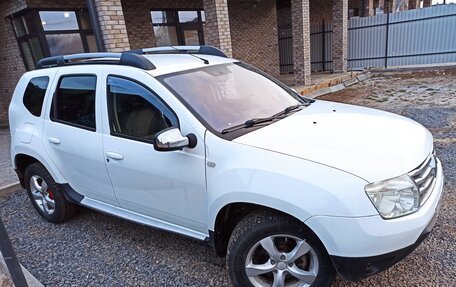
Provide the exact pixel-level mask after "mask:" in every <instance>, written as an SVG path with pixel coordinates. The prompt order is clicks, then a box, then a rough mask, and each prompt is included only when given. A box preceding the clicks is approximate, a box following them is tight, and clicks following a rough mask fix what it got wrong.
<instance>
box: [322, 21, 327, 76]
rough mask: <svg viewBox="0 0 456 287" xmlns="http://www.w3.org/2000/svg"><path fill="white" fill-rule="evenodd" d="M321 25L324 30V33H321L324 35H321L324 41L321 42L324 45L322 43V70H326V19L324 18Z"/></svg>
mask: <svg viewBox="0 0 456 287" xmlns="http://www.w3.org/2000/svg"><path fill="white" fill-rule="evenodd" d="M321 27H322V30H321V32H322V34H321V35H322V36H321V37H322V43H321V44H322V45H321V47H322V52H323V53H322V54H321V55H322V61H321V62H322V65H323V68H322V70H323V71H326V27H325V19H323V22H322V26H321Z"/></svg>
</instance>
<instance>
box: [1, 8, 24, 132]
mask: <svg viewBox="0 0 456 287" xmlns="http://www.w3.org/2000/svg"><path fill="white" fill-rule="evenodd" d="M25 7H26V3H25V1H2V2H0V11H1V15H0V16H1V17H0V43H2V44H1V45H0V62H1V64H2V68H1V70H0V126H3V125H6V124H7V119H8V106H9V102H10V100H11V96H12V94H13V92H14V88H15V87H16V83H17V81H18V80H19V78H20V77H21V76H22V74H23V73H25V66H24V61H23V60H22V57H21V54H20V52H19V47H18V45H17V41H16V36H15V35H14V31H13V26H12V25H11V20H10V19H9V18H7V16H8V15H11V14H12V13H15V12H17V11H20V10H22V9H24V8H25Z"/></svg>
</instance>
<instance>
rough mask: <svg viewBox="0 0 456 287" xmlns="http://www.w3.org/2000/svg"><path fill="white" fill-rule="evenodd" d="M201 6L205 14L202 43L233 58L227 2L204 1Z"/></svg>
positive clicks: (221, 0)
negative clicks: (216, 48) (218, 49)
mask: <svg viewBox="0 0 456 287" xmlns="http://www.w3.org/2000/svg"><path fill="white" fill-rule="evenodd" d="M203 4H204V12H205V14H206V25H205V28H204V41H205V42H206V43H207V44H208V45H211V46H215V47H218V48H220V49H221V50H222V51H223V52H225V54H227V55H228V56H233V48H232V45H231V44H232V42H231V29H230V27H232V26H231V24H230V19H229V18H230V17H229V15H228V14H229V12H228V0H204V1H203Z"/></svg>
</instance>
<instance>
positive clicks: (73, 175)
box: [43, 66, 118, 206]
mask: <svg viewBox="0 0 456 287" xmlns="http://www.w3.org/2000/svg"><path fill="white" fill-rule="evenodd" d="M88 67H89V66H88ZM87 70H90V72H89V73H81V68H80V66H79V67H77V66H75V67H65V68H61V69H60V70H59V72H58V73H57V75H56V78H55V80H54V83H53V91H54V93H53V97H52V99H50V100H49V103H48V104H47V110H46V117H45V122H44V133H43V143H44V147H45V150H46V152H47V153H48V154H49V157H50V158H51V160H52V161H53V162H54V164H55V165H56V166H57V168H58V169H59V171H60V172H61V174H62V175H63V176H64V178H65V179H66V181H67V183H69V184H70V186H71V187H72V188H73V189H75V190H76V191H77V192H78V193H80V194H82V195H83V196H86V197H89V198H91V199H95V200H99V201H102V202H104V203H107V204H111V205H115V206H117V205H118V204H117V200H116V198H115V195H114V190H113V188H112V184H111V182H110V180H109V176H108V173H107V170H106V166H105V163H104V157H103V144H102V124H101V115H100V112H101V99H100V97H101V96H102V94H103V90H104V85H103V83H101V76H102V72H101V69H100V68H99V67H95V66H90V69H87Z"/></svg>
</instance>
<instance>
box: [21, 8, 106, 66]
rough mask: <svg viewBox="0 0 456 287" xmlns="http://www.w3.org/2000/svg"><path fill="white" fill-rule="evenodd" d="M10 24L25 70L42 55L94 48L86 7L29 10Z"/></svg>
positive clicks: (91, 50)
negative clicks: (84, 8)
mask: <svg viewBox="0 0 456 287" xmlns="http://www.w3.org/2000/svg"><path fill="white" fill-rule="evenodd" d="M12 24H13V27H14V31H15V33H16V38H17V41H18V44H19V49H20V50H21V54H22V58H23V59H24V63H25V67H26V69H27V70H33V69H34V68H35V65H36V63H37V62H38V61H39V60H40V59H42V58H44V57H49V56H58V55H66V54H74V53H83V52H97V51H98V50H97V46H96V42H95V36H94V35H93V31H92V27H91V25H90V19H89V15H88V12H87V11H86V10H82V9H78V10H71V9H70V10H65V11H62V10H59V11H56V10H53V11H37V10H29V11H25V12H20V14H17V15H13V16H12Z"/></svg>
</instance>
